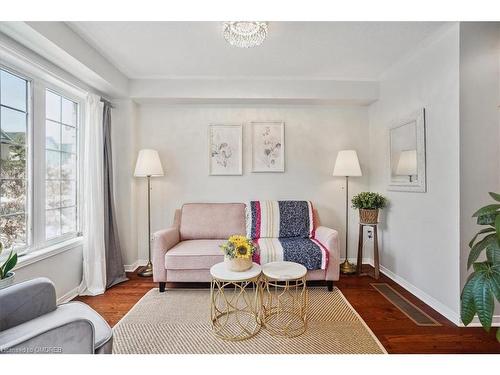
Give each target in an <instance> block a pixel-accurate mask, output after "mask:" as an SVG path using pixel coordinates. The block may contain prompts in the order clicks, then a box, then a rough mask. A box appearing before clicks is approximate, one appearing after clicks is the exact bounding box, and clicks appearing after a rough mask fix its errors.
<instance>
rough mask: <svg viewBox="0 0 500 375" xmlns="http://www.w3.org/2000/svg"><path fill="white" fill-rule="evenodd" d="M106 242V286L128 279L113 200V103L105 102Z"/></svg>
mask: <svg viewBox="0 0 500 375" xmlns="http://www.w3.org/2000/svg"><path fill="white" fill-rule="evenodd" d="M103 111H104V112H103V132H104V216H105V217H104V242H105V245H106V288H110V287H112V286H113V285H115V284H118V283H121V282H123V281H126V280H128V279H127V276H126V275H125V269H124V268H123V261H122V251H121V247H120V240H119V239H118V230H117V228H116V213H115V204H114V201H113V164H112V161H113V158H112V154H111V105H110V104H109V103H107V102H104V110H103Z"/></svg>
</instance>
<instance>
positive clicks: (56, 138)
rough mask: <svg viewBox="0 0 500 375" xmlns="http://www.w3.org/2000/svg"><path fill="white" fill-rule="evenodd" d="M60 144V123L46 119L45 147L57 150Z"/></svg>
mask: <svg viewBox="0 0 500 375" xmlns="http://www.w3.org/2000/svg"><path fill="white" fill-rule="evenodd" d="M60 144H61V125H59V123H57V122H53V121H48V120H47V121H46V123H45V147H46V148H48V149H51V150H59V147H60Z"/></svg>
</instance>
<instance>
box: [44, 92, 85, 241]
mask: <svg viewBox="0 0 500 375" xmlns="http://www.w3.org/2000/svg"><path fill="white" fill-rule="evenodd" d="M77 125H78V104H77V103H75V102H73V101H71V100H69V99H66V98H65V97H63V96H61V95H59V94H57V93H55V92H53V91H51V90H46V92H45V237H46V239H47V240H50V239H53V238H56V237H59V236H63V235H66V234H68V233H75V232H76V223H77V206H76V176H77V173H76V172H77V164H76V157H77Z"/></svg>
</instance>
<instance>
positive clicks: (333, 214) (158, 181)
mask: <svg viewBox="0 0 500 375" xmlns="http://www.w3.org/2000/svg"><path fill="white" fill-rule="evenodd" d="M254 120H255V121H259V120H282V121H284V122H285V154H286V156H285V157H286V166H285V168H286V172H285V173H251V163H250V160H251V159H250V155H251V154H250V152H251V149H250V144H249V141H250V126H249V124H248V122H250V121H254ZM211 123H230V124H231V123H233V124H234V123H243V124H244V131H243V145H244V150H243V151H244V155H243V156H244V157H243V171H244V173H243V176H208V140H207V134H208V125H209V124H211ZM367 129H368V117H367V108H366V107H356V106H342V107H328V106H300V105H294V106H278V105H276V106H250V105H248V106H242V105H239V106H236V105H177V106H174V105H164V104H159V103H144V104H141V105H140V106H139V108H138V124H137V148H138V149H140V148H146V147H151V148H154V149H156V150H158V151H159V153H160V157H161V160H162V163H163V167H164V170H165V172H166V176H165V177H161V178H155V179H154V180H153V193H152V194H153V197H152V201H153V203H152V230H153V231H154V230H158V229H161V228H165V227H167V226H169V225H170V224H171V222H172V218H173V214H174V210H175V209H176V208H179V207H180V206H181V205H182V204H183V203H186V202H233V201H234V202H242V201H245V200H250V199H309V200H311V201H313V204H315V206H316V207H317V208H318V210H319V215H320V218H321V220H322V222H323V223H324V224H325V225H328V226H331V227H333V228H336V229H338V230H339V231H340V233H341V238H342V241H343V238H344V236H343V233H344V224H343V223H344V212H345V211H344V209H345V208H344V207H345V203H344V199H345V198H344V194H345V192H344V190H343V185H344V180H343V179H342V178H336V177H333V176H332V171H333V164H334V161H335V157H336V154H337V151H338V150H341V149H346V148H354V149H357V150H358V152H359V157H360V162H361V165H362V168H363V169H364V172H365V173H367V169H368V168H367V166H368V160H369V156H368V131H367ZM118 147H119V146H118V145H117V144H116V143H115V149H116V148H118ZM130 173H132V170H131V171H130ZM351 180H352V183H351V184H350V188H351V192H352V194H355V193H356V192H359V191H360V190H366V189H367V181H368V176H367V175H366V174H365V176H364V177H362V178H352V179H351ZM137 189H138V191H137V197H138V202H137V203H138V205H137V215H138V216H137V217H138V220H137V223H138V224H137V230H138V236H137V239H138V247H139V249H140V250H139V259H146V258H147V234H146V233H147V219H146V218H147V217H146V202H147V201H146V192H147V189H146V181H145V180H139V182H138V186H137ZM119 204H128V202H125V203H119ZM356 222H357V217H356V216H355V213H353V215H352V217H351V228H355V226H354V225H355V223H356ZM356 236H357V233H355V230H351V233H350V240H351V241H350V246H351V248H350V249H351V254H350V255H351V256H352V255H354V253H353V249H354V244H355V241H356Z"/></svg>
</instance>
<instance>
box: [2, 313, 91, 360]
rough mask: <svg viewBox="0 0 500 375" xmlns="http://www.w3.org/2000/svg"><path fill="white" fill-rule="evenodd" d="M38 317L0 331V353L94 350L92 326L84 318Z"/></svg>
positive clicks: (56, 352)
mask: <svg viewBox="0 0 500 375" xmlns="http://www.w3.org/2000/svg"><path fill="white" fill-rule="evenodd" d="M36 320H37V319H35V320H32V321H31V322H30V323H27V324H21V325H19V326H17V327H13V328H10V329H8V330H6V331H3V332H0V354H1V353H7V354H9V353H10V354H31V353H33V354H93V353H94V326H93V325H92V323H91V322H90V321H89V320H87V319H82V318H73V317H69V316H68V317H67V318H66V319H57V320H56V319H52V320H47V319H45V320H44V322H43V323H44V324H36V323H37V322H36Z"/></svg>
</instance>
